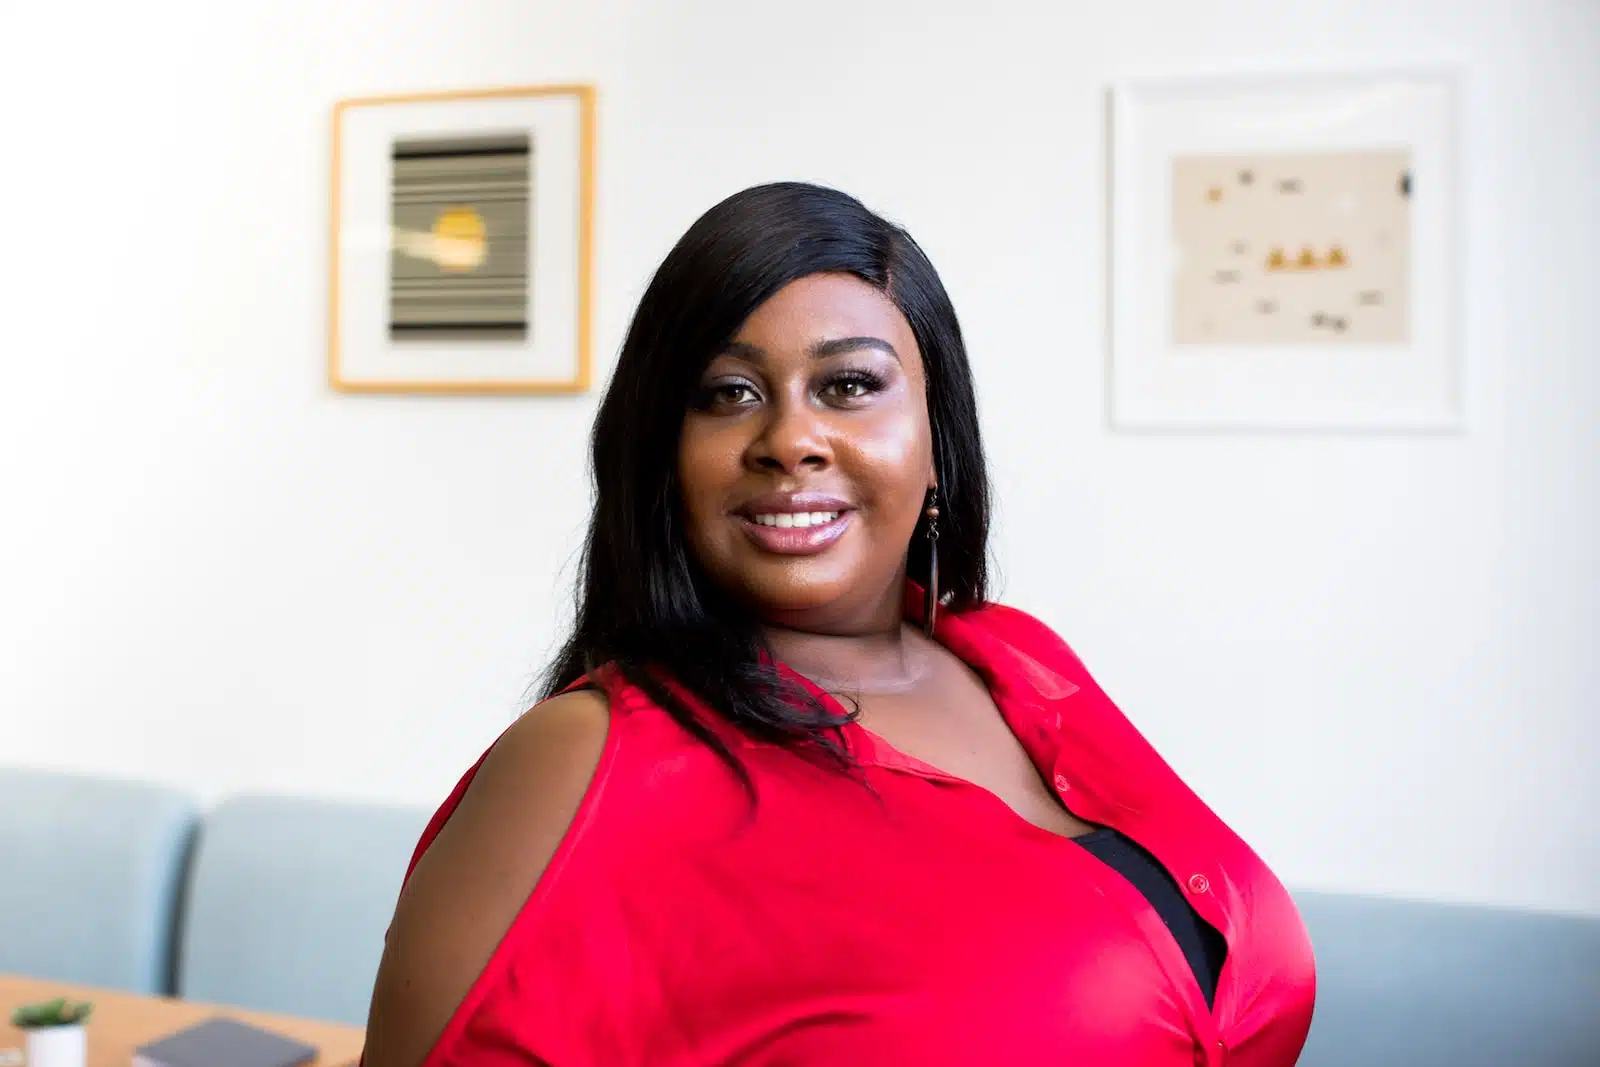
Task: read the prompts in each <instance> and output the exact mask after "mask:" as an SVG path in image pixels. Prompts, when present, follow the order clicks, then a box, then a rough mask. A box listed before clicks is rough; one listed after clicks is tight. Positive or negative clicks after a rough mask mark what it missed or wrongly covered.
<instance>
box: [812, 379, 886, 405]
mask: <svg viewBox="0 0 1600 1067" xmlns="http://www.w3.org/2000/svg"><path fill="white" fill-rule="evenodd" d="M881 388H883V383H882V382H880V381H878V380H877V379H875V378H872V377H869V376H867V375H865V374H852V375H847V376H845V377H842V378H835V379H834V380H833V381H831V382H829V383H828V384H827V385H826V386H825V387H824V388H823V390H822V391H823V392H824V393H826V394H828V395H829V396H833V397H837V398H839V399H840V400H860V399H861V398H862V397H864V396H867V395H868V394H869V393H872V392H875V391H876V390H878V389H881Z"/></svg>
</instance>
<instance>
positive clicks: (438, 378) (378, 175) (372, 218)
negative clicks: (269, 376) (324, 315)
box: [327, 84, 596, 395]
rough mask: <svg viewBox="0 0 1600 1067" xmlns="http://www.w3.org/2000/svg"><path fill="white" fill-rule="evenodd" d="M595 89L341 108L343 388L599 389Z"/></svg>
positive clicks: (337, 325)
mask: <svg viewBox="0 0 1600 1067" xmlns="http://www.w3.org/2000/svg"><path fill="white" fill-rule="evenodd" d="M595 95H596V94H595V89H594V87H593V86H590V85H581V84H572V85H545V86H512V87H505V88H489V89H467V90H454V91H445V92H428V93H407V94H396V95H389V96H372V97H361V98H352V99H346V100H341V101H339V102H338V103H336V104H335V105H334V108H333V121H332V127H333V129H332V157H331V164H332V166H331V171H332V174H331V182H330V225H329V251H328V264H329V265H328V270H329V274H328V336H327V374H328V383H329V385H330V387H331V388H333V389H334V390H336V391H339V392H344V393H399V394H441V395H507V394H513V395H518V394H520V395H547V394H574V393H583V392H586V391H588V389H589V388H590V383H591V376H592V359H593V353H592V345H593V324H592V308H593V269H594V181H595V175H594V171H595Z"/></svg>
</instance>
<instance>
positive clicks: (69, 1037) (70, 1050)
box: [23, 1023, 89, 1067]
mask: <svg viewBox="0 0 1600 1067" xmlns="http://www.w3.org/2000/svg"><path fill="white" fill-rule="evenodd" d="M23 1033H24V1034H26V1035H27V1051H28V1067H84V1064H85V1063H86V1062H87V1060H88V1058H89V1040H88V1035H87V1034H86V1033H85V1031H84V1028H83V1025H82V1024H81V1023H80V1024H79V1025H77V1026H37V1027H34V1028H32V1029H29V1030H24V1031H23Z"/></svg>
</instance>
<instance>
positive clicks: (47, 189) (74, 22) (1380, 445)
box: [0, 0, 1600, 915]
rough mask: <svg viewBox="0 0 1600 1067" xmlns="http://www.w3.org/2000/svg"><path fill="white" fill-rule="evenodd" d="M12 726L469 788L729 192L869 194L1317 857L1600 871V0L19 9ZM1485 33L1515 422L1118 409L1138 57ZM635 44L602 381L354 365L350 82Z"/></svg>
mask: <svg viewBox="0 0 1600 1067" xmlns="http://www.w3.org/2000/svg"><path fill="white" fill-rule="evenodd" d="M0 24H3V27H4V29H3V33H0V36H3V38H4V39H5V40H6V42H7V45H8V48H7V59H6V62H5V63H4V64H3V65H0V99H4V100H6V101H7V104H6V106H5V115H6V122H5V135H4V136H5V142H4V143H5V152H4V157H3V158H4V163H3V164H0V204H4V205H5V206H6V217H5V221H4V226H3V232H4V233H5V235H6V239H7V245H8V247H9V249H10V251H9V252H8V253H7V254H5V255H4V256H0V292H3V293H4V306H5V309H6V314H5V323H6V335H5V338H4V341H3V343H0V353H3V356H0V358H3V360H4V368H5V374H4V384H3V385H0V484H3V485H4V497H3V500H4V503H3V504H0V761H3V762H4V763H6V764H10V765H15V766H23V767H32V768H42V769H50V770H75V771H86V772H91V773H94V774H100V775H109V776H117V777H127V778H134V779H139V780H147V781H156V782H160V783H164V784H169V785H172V786H175V787H179V788H181V789H184V790H187V791H191V792H193V793H195V794H196V795H198V796H200V797H202V798H205V799H207V800H208V801H209V800H212V799H215V798H218V797H222V796H225V795H228V794H231V793H237V792H242V791H269V792H281V793H289V794H294V795H301V796H308V797H321V798H346V799H355V800H366V801H378V802H384V803H396V804H403V805H411V806H417V807H429V808H431V807H432V806H433V805H434V804H436V803H437V802H438V801H440V800H441V799H442V798H443V796H444V794H445V793H446V792H447V791H448V789H449V787H450V786H451V785H452V784H453V783H454V781H455V780H456V778H457V777H458V776H459V775H460V773H461V772H462V771H464V770H465V769H466V768H467V766H468V765H469V764H470V763H471V762H472V761H473V760H474V759H476V757H477V756H478V755H479V753H480V752H481V751H482V750H483V749H484V748H485V747H486V746H487V745H488V744H489V743H490V742H491V741H492V740H493V739H494V737H495V736H496V735H497V734H498V733H499V731H500V730H501V729H503V728H504V727H505V726H506V725H507V724H508V723H509V722H510V721H511V720H512V719H513V718H514V717H515V716H516V715H517V714H518V713H519V712H520V711H521V710H523V709H524V707H525V705H526V694H527V690H528V687H529V685H530V683H531V682H532V680H533V676H534V674H535V673H536V672H537V671H538V670H539V669H540V668H542V666H543V665H544V663H545V661H546V657H547V655H548V653H549V651H550V649H551V647H552V645H553V643H554V642H555V641H556V640H557V639H558V638H559V636H560V635H561V632H562V628H563V626H564V625H565V622H566V619H567V612H568V597H569V590H570V583H571V580H572V577H573V568H574V565H575V552H576V549H577V547H578V544H579V537H580V534H581V530H582V525H583V522H584V518H585V512H586V506H587V501H588V478H587V472H586V468H585V463H586V454H585V445H586V441H585V435H586V433H587V429H588V426H589V422H590V420H591V418H592V415H593V412H594V407H595V404H596V402H597V399H598V395H599V391H600V389H601V388H602V387H603V383H604V380H605V378H606V376H607V375H608V374H609V371H610V366H611V361H612V359H613V357H614V354H615V352H616V350H617V348H618V346H619V344H620V342H621V339H622V336H623V334H624V331H625V329H626V326H627V321H628V317H629V314H630V312H631V310H632V307H633V305H634V303H635V302H636V301H637V299H638V297H639V295H640V293H641V292H642V289H643V287H644V285H645V283H646V281H647V279H648V277H649V275H650V272H651V271H652V270H653V269H654V267H655V265H656V264H657V263H658V262H659V260H660V259H661V257H662V256H663V255H664V254H665V253H666V251H667V249H668V248H669V247H670V245H671V244H672V243H673V242H674V241H675V240H676V238H677V237H678V236H679V234H680V233H681V232H682V231H683V230H684V228H685V227H686V226H687V225H688V224H689V223H690V222H691V221H692V220H693V219H694V218H695V217H696V216H697V215H699V214H700V213H701V212H702V211H704V210H705V209H706V208H707V207H709V206H710V205H711V204H712V203H714V202H715V201H717V200H719V199H720V198H722V197H723V196H725V195H727V194H729V193H731V192H733V191H735V190H737V189H739V188H742V187H744V186H746V185H749V184H752V183H756V182H761V181H768V180H774V179H780V178H798V179H807V180H812V181H818V182H823V183H827V184H831V185H835V186H838V187H840V188H843V189H845V190H847V191H849V192H851V193H853V194H855V195H857V196H859V197H861V198H862V199H863V200H865V201H866V202H867V203H868V205H869V206H872V207H873V208H875V209H877V210H879V211H881V212H883V213H884V214H886V215H888V216H889V217H890V218H892V219H894V220H896V221H898V222H900V223H903V224H904V225H906V226H907V227H908V228H909V229H910V230H911V232H912V233H913V234H914V235H915V236H916V237H917V238H918V239H919V241H920V242H921V243H922V244H923V245H924V247H925V248H926V249H927V251H928V253H929V254H930V256H931V257H932V259H933V261H934V263H935V264H936V266H938V267H939V269H940V270H941V272H942V273H943V275H944V278H945V281H946V283H947V285H948V286H949V288H950V290H951V293H952V295H953V297H954V299H955V301H956V306H957V308H958V310H959V311H960V313H961V315H962V318H963V325H964V327H965V329H966V331H967V338H968V341H969V345H970V350H971V354H972V359H973V361H974V364H975V367H976V372H977V376H978V385H979V390H980V401H981V404H982V410H983V415H984V418H985V430H986V432H987V434H988V444H989V447H990V454H991V457H992V462H993V473H994V477H995V481H996V486H997V495H998V499H999V512H998V528H997V531H996V537H995V544H994V550H995V554H996V558H997V560H998V562H999V566H1000V574H1001V582H1000V585H999V589H998V592H999V594H1000V596H1001V597H1002V598H1003V599H1006V600H1008V601H1010V602H1012V603H1014V604H1016V605H1017V606H1019V607H1022V608H1024V609H1026V610H1028V611H1031V612H1033V613H1035V614H1037V615H1039V616H1040V617H1042V618H1043V619H1045V620H1046V621H1048V622H1049V623H1050V624H1052V625H1053V626H1055V627H1056V628H1057V629H1058V630H1059V631H1060V632H1061V633H1062V634H1063V635H1064V636H1065V637H1066V638H1067V639H1068V640H1069V641H1070V642H1071V643H1073V644H1074V646H1075V647H1076V648H1077V650H1078V651H1079V653H1080V654H1081V655H1082V657H1083V658H1084V660H1085V661H1086V663H1087V664H1088V666H1089V667H1090V669H1091V670H1092V671H1094V672H1095V673H1096V674H1097V676H1098V677H1099V678H1100V680H1101V682H1102V683H1103V684H1104V685H1105V687H1106V688H1107V690H1108V691H1109V692H1110V693H1111V695H1112V696H1113V698H1114V699H1116V700H1117V701H1118V702H1119V703H1120V704H1121V706H1122V707H1123V708H1124V709H1125V710H1126V711H1127V713H1128V714H1129V716H1130V717H1131V718H1132V719H1133V720H1134V721H1135V722H1136V723H1137V724H1138V726H1139V727H1140V728H1141V729H1142V730H1144V731H1145V732H1146V733H1147V734H1148V735H1149V736H1150V737H1151V738H1152V740H1153V741H1154V742H1155V743H1156V745H1157V746H1158V747H1159V748H1160V749H1161V750H1162V751H1163V752H1164V753H1165V754H1166V755H1167V757H1168V758H1169V760H1170V761H1171V762H1172V763H1173V764H1174V765H1175V766H1176V767H1177V768H1178V770H1179V771H1180V772H1181V773H1182V774H1183V775H1184V776H1185V777H1186V778H1187V779H1188V780H1189V781H1190V782H1191V783H1192V784H1193V785H1194V786H1195V787H1196V788H1197V790H1198V791H1199V792H1200V793H1201V794H1202V796H1204V797H1205V798H1206V799H1207V800H1208V801H1209V802H1210V803H1211V805H1212V806H1213V807H1214V808H1215V809H1216V810H1217V811H1218V812H1219V813H1220V814H1221V815H1222V816H1223V817H1224V818H1225V819H1227V820H1228V821H1229V822H1230V823H1232V824H1233V825H1234V826H1235V827H1236V828H1237V829H1238V830H1239V831H1240V832H1241V833H1242V834H1243V835H1244V836H1245V837H1246V838H1247V839H1248V840H1249V841H1251V843H1252V844H1254V845H1255V846H1256V847H1257V849H1258V850H1259V851H1260V852H1261V853H1262V854H1263V855H1264V856H1265V857H1266V858H1267V860H1268V861H1269V862H1270V863H1271V864H1272V865H1273V866H1274V867H1275V868H1276V869H1277V871H1278V873H1279V874H1280V875H1281V876H1282V877H1283V879H1284V881H1286V882H1288V883H1290V884H1292V885H1294V886H1296V887H1307V888H1312V889H1332V890H1347V891H1361V892H1371V893H1378V894H1390V895H1396V896H1412V897H1420V898H1426V899H1430V900H1455V901H1472V902H1479V903H1498V904H1511V905H1517V906H1520V907H1527V908H1537V909H1541V910H1552V911H1564V912H1575V913H1586V914H1593V915H1600V834H1597V833H1596V832H1595V827H1594V818H1595V816H1594V812H1595V810H1596V806H1597V803H1600V785H1597V780H1600V697H1597V696H1596V694H1597V693H1600V666H1597V663H1600V657H1597V652H1600V649H1597V644H1600V642H1597V633H1600V370H1597V359H1596V356H1597V354H1600V300H1597V294H1600V200H1597V198H1596V197H1595V195H1594V186H1595V180H1596V174H1597V171H1600V136H1597V133H1596V131H1597V130H1600V62H1597V60H1600V4H1596V3H1594V2H1593V0H1536V2H1525V3H1518V4H1513V3H1512V2H1510V0H1494V2H1487V0H1485V2H1481V3H1478V4H1476V5H1467V4H1460V3H1445V2H1440V0H1415V2H1411V3H1405V4H1397V3H1393V2H1390V0H1382V2H1380V0H1347V2H1343V3H1338V4H1331V3H1314V4H1313V3H1306V4H1300V3H1282V2H1279V3H1255V2H1243V0H1239V2H1213V3H1205V4H1183V3H1175V2H1170V0H1169V2H1155V0H1138V2H1134V0H1124V2H1122V3H1120V4H1116V5H1112V4H1087V3H1057V2H1044V0H1037V2H1028V3H1025V2H1003V0H1002V2H997V3H993V4H989V5H982V6H981V11H980V7H979V6H977V5H971V4H960V5H957V4H943V3H930V2H927V0H920V2H911V0H877V2H873V3H863V2H861V0H851V2H848V3H846V2H841V0H809V2H808V3H806V4H804V5H791V4H781V5H780V4H767V3H751V2H749V0H738V2H735V0H678V2H674V3H645V2H629V0H586V2H584V3H581V4H578V3H551V2H545V0H346V2H342V3H328V2H326V0H322V2H318V3H310V2H307V0H273V2H271V3H267V2H264V0H235V2H232V3H228V4H216V3H202V2H200V0H155V2H152V3H148V4H142V5H132V6H129V5H114V4H101V5H94V6H92V7H84V6H81V5H60V6H54V7H52V6H49V5H44V4H30V5H26V6H25V7H14V8H11V9H8V10H7V12H6V13H5V14H4V15H3V16H0ZM1435 59H1446V60H1460V61H1462V62H1464V63H1465V65H1466V71H1467V78H1466V81H1465V95H1464V97H1463V100H1462V115H1463V123H1462V145H1463V149H1462V193H1463V204H1464V210H1463V217H1462V220H1461V221H1462V238H1463V247H1464V250H1465V252H1464V261H1463V263H1462V274H1463V278H1464V288H1463V295H1464V301H1463V304H1464V317H1463V320H1462V331H1463V334H1464V337H1465V351H1466V360H1467V368H1468V398H1467V429H1466V431H1465V432H1463V433H1461V434H1458V435H1435V436H1399V435H1392V436H1356V435H1344V436H1340V435H1311V434H1305V435H1293V434H1284V435H1274V436H1260V435H1258V436H1250V435H1243V434H1240V435H1222V434H1217V435H1191V436H1177V435H1172V436H1160V435H1147V436H1130V435H1123V434H1116V433H1112V432H1111V431H1109V430H1108V429H1107V424H1106V416H1105V409H1106V403H1105V376H1106V356H1105V350H1106V341H1105V339H1106V310H1105V308H1106V270H1105V260H1106V256H1105V250H1106V209H1105V205H1106V197H1107V182H1106V162H1105V161H1106V149H1107V143H1106V142H1107V131H1106V101H1105V88H1106V86H1107V85H1108V84H1109V82H1110V81H1112V80H1114V79H1116V78H1119V77H1122V76H1124V75H1127V74H1130V73H1144V72H1151V73H1162V72H1169V71H1189V70H1202V71H1209V70H1217V71H1225V70H1229V69H1233V68H1236V67H1244V68H1249V67H1251V66H1255V65H1260V64H1263V63H1265V64H1269V65H1275V66H1281V67H1286V68H1290V69H1293V68H1294V67H1296V66H1297V65H1300V64H1304V65H1308V66H1310V65H1318V64H1322V65H1327V64H1342V65H1349V66H1356V67H1365V66H1373V67H1381V66H1385V65H1390V64H1394V65H1399V66H1405V65H1408V64H1416V63H1418V62H1426V61H1432V60H1435ZM568 81H580V82H592V83H594V84H595V85H597V86H598V89H599V113H598V121H599V126H598V131H599V141H598V157H597V161H598V169H597V176H598V185H597V191H598V200H597V208H596V220H597V231H596V235H597V243H596V273H595V316H596V318H595V331H596V332H595V339H596V344H595V352H596V358H597V367H596V371H597V379H598V380H597V386H596V388H595V390H593V391H592V392H591V393H590V394H589V395H586V396H581V397H573V398H560V397H551V398H509V397H506V398H445V397H417V398H395V397H360V396H348V395H340V394H336V393H334V392H332V391H330V389H329V388H328V386H327V383H326V376H325V363H324V359H325V336H326V314H327V266H326V258H327V252H328V226H329V223H328V152H329V120H330V107H331V105H332V102H333V101H335V100H337V99H339V98H343V97H349V96H361V95H369V94H375V93H385V92H396V91H412V90H428V89H440V88H457V87H476V86H490V85H498V84H529V83H532V84H538V83H554V82H568Z"/></svg>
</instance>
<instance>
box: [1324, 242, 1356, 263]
mask: <svg viewBox="0 0 1600 1067" xmlns="http://www.w3.org/2000/svg"><path fill="white" fill-rule="evenodd" d="M1324 265H1325V266H1329V267H1347V266H1349V265H1350V264H1349V263H1348V262H1346V261H1345V258H1344V249H1343V248H1341V247H1340V246H1338V245H1334V246H1333V248H1332V249H1330V250H1329V252H1328V259H1327V262H1326V263H1325V264H1324Z"/></svg>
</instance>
